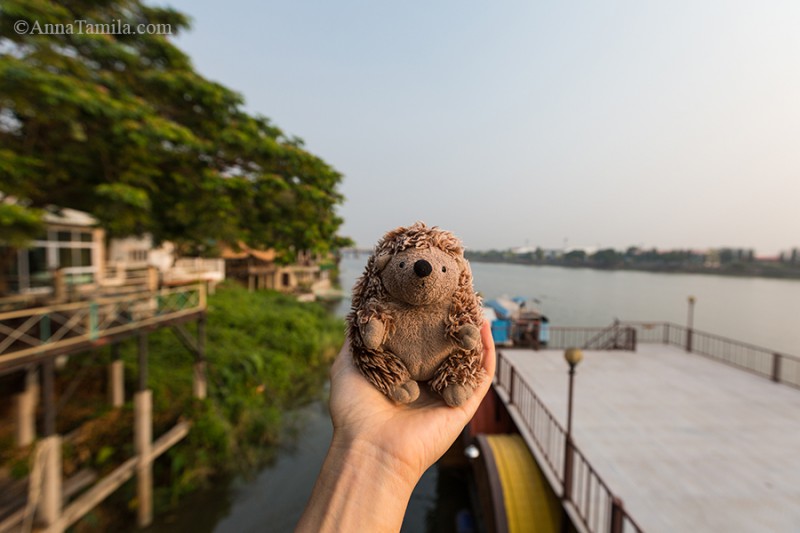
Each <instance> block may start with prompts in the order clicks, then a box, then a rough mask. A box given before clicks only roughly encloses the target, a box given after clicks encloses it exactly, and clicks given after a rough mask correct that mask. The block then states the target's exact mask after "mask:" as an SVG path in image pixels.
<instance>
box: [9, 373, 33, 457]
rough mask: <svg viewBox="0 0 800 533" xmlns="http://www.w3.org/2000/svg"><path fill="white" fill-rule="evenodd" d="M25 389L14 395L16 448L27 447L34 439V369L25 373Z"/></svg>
mask: <svg viewBox="0 0 800 533" xmlns="http://www.w3.org/2000/svg"><path fill="white" fill-rule="evenodd" d="M24 379H25V388H24V389H23V391H22V392H21V393H19V394H15V395H14V408H15V409H14V410H15V411H16V422H17V427H16V441H17V446H27V445H28V444H30V443H32V442H33V441H34V439H36V404H37V402H38V399H39V382H38V381H39V375H38V372H37V371H36V369H34V368H31V369H28V370H27V371H26V372H25V378H24Z"/></svg>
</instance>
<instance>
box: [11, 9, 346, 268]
mask: <svg viewBox="0 0 800 533" xmlns="http://www.w3.org/2000/svg"><path fill="white" fill-rule="evenodd" d="M0 10H1V11H2V14H3V16H2V19H1V21H0V51H2V52H0V146H1V147H2V148H1V149H0V192H2V193H4V194H6V195H10V196H13V197H14V198H16V201H17V203H16V206H15V207H14V208H13V209H15V210H16V212H15V213H12V214H10V215H9V214H7V213H6V214H3V213H0V229H2V235H3V237H0V238H2V239H3V240H8V239H6V237H5V236H6V235H9V234H11V233H12V232H13V234H14V235H16V236H17V237H20V236H22V237H25V236H27V237H31V236H32V235H33V234H34V233H35V230H36V224H39V223H40V222H41V212H42V211H41V209H42V208H44V207H45V206H48V205H56V206H60V207H71V208H75V209H80V210H83V211H88V212H90V213H92V214H93V215H95V216H96V217H97V218H98V219H99V220H100V221H101V223H102V225H103V226H104V227H106V228H107V229H108V230H109V232H110V234H111V235H116V236H122V235H128V234H141V233H144V232H150V233H152V234H153V236H154V237H155V239H156V240H157V241H163V240H171V241H173V242H175V243H176V244H177V245H178V247H179V250H181V251H183V252H184V253H188V252H202V251H203V250H205V249H208V248H209V247H211V246H213V245H214V244H215V243H216V242H219V241H225V242H237V241H244V242H246V243H247V244H249V245H251V246H261V247H274V248H276V249H278V250H279V251H282V252H289V253H287V255H291V254H290V252H293V251H296V250H306V249H310V250H314V251H326V250H328V249H330V248H331V247H332V246H335V245H340V244H346V243H347V240H346V239H342V238H341V237H338V236H337V231H338V229H339V227H340V225H341V223H342V220H341V218H339V217H338V216H337V215H336V213H335V208H336V206H337V205H339V204H340V203H341V202H342V201H343V197H342V195H341V194H340V193H339V192H338V186H339V184H340V183H341V180H342V175H341V174H339V173H338V172H337V171H336V170H335V169H333V168H332V167H331V166H330V165H328V164H327V163H325V162H324V161H323V160H322V159H320V158H319V157H317V156H315V155H313V154H311V153H309V152H308V151H306V150H305V149H304V148H303V143H302V141H300V140H299V139H297V138H293V137H289V136H287V135H286V134H284V133H283V132H282V131H281V130H280V129H279V128H277V127H276V126H274V125H273V124H272V123H271V122H270V121H269V120H268V119H267V118H265V117H260V116H251V115H249V114H248V113H246V112H245V111H244V110H243V100H242V97H241V96H240V95H239V94H237V93H235V92H233V91H231V90H230V89H228V88H226V87H224V86H222V85H221V84H218V83H215V82H212V81H209V80H207V79H205V78H203V77H202V76H200V75H199V74H198V73H197V72H195V70H194V68H193V66H192V64H191V61H190V59H189V58H188V57H187V56H186V55H185V54H184V53H183V52H182V51H180V50H179V49H178V48H177V47H176V46H174V45H173V44H172V42H171V41H170V38H171V36H175V35H177V34H178V33H180V32H181V31H184V30H186V29H188V27H189V21H188V18H187V17H186V16H185V15H184V14H182V13H180V12H178V11H175V10H174V9H171V8H167V7H152V6H147V5H144V4H143V3H142V2H141V1H140V0H105V1H102V2H97V1H89V0H84V1H80V0H71V1H70V0H68V1H65V2H59V3H55V2H51V1H48V0H26V1H18V0H2V1H0ZM75 20H85V21H87V24H92V23H97V24H107V23H109V21H114V20H120V21H122V22H123V23H130V24H131V25H133V26H135V25H138V24H160V25H162V27H163V28H165V29H168V30H169V32H171V36H170V35H163V34H161V35H159V34H131V35H107V34H97V33H90V32H85V31H84V32H82V33H81V32H79V31H75V32H74V33H72V34H70V33H68V32H64V33H52V34H38V33H37V31H36V28H40V29H41V30H42V31H46V28H47V26H46V25H47V24H54V25H55V24H64V25H69V24H71V23H73V21H75ZM20 21H21V22H24V23H25V24H27V27H28V28H29V31H28V32H27V33H24V34H20V33H17V31H15V27H14V24H15V23H19V22H20ZM65 27H67V26H65ZM73 29H75V30H77V28H74V27H73ZM6 209H7V208H6ZM31 222H33V223H34V224H33V225H31ZM18 240H19V239H17V241H18ZM16 244H18V242H17V243H16Z"/></svg>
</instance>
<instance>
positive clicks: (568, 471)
mask: <svg viewBox="0 0 800 533" xmlns="http://www.w3.org/2000/svg"><path fill="white" fill-rule="evenodd" d="M565 438H566V445H565V446H564V493H563V494H562V495H561V497H562V499H563V500H564V501H572V462H573V453H572V446H573V445H572V436H571V435H567V436H566V437H565Z"/></svg>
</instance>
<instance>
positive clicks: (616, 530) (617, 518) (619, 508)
mask: <svg viewBox="0 0 800 533" xmlns="http://www.w3.org/2000/svg"><path fill="white" fill-rule="evenodd" d="M624 509H625V507H624V506H623V505H622V500H621V499H619V498H617V497H616V496H613V497H612V498H611V522H610V524H609V529H608V530H609V533H622V526H623V522H624V520H623V519H624V517H625V514H624V513H625V511H624Z"/></svg>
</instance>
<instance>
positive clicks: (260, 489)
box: [153, 256, 800, 533]
mask: <svg viewBox="0 0 800 533" xmlns="http://www.w3.org/2000/svg"><path fill="white" fill-rule="evenodd" d="M365 261H366V256H361V257H360V258H353V257H348V258H345V259H344V260H343V261H342V264H341V282H342V286H343V287H345V288H350V287H352V286H353V283H354V282H355V280H356V278H357V277H358V276H359V275H360V274H361V271H362V270H363V266H364V263H365ZM472 271H473V276H474V279H475V288H476V290H478V291H479V292H480V293H481V294H482V295H483V296H484V297H485V298H494V297H498V296H503V295H508V296H523V297H527V298H535V299H537V300H538V301H539V302H540V304H539V306H540V308H541V310H542V311H543V312H544V313H545V314H546V315H547V316H548V318H549V319H550V323H551V324H553V325H565V326H603V325H607V324H609V323H611V322H612V321H613V320H614V318H619V319H620V320H653V321H665V320H668V321H672V322H676V323H678V324H684V323H685V322H686V317H687V298H688V296H690V295H692V296H695V297H696V298H697V301H696V304H695V318H694V325H695V327H696V328H697V329H700V330H705V331H709V332H711V333H717V334H720V335H725V336H728V337H731V338H734V339H737V340H742V341H746V342H750V343H753V344H757V345H762V346H765V347H767V348H771V349H775V350H780V351H783V352H785V353H789V354H795V355H800V281H793V280H773V279H763V278H735V277H727V276H711V275H699V274H666V273H650V272H634V271H604V270H593V269H576V268H562V267H548V266H524V265H511V264H491V263H473V264H472ZM349 305H350V301H349V299H348V298H346V299H344V300H343V301H342V302H341V303H340V304H339V306H338V307H337V308H336V312H337V314H339V315H342V316H343V315H344V314H345V313H346V312H347V310H348V309H349ZM293 417H294V419H295V421H296V424H297V425H298V426H299V428H300V429H299V431H298V434H297V438H296V439H294V440H293V442H290V443H288V444H287V445H286V446H285V447H284V448H283V449H282V450H281V452H280V453H279V454H278V457H277V459H276V460H275V461H274V462H273V463H272V464H271V465H269V466H268V467H266V468H264V469H262V470H261V471H260V472H258V473H256V474H254V475H253V476H251V477H249V478H248V479H242V478H237V479H235V480H232V482H231V483H230V484H229V485H227V486H225V487H220V488H219V489H218V490H216V491H213V492H206V493H202V494H197V495H194V496H192V497H190V498H188V499H187V501H186V502H185V503H184V504H183V505H182V506H181V508H180V509H179V510H177V511H176V512H174V513H169V514H167V515H166V516H164V517H162V518H160V519H159V520H158V522H157V525H156V527H154V528H153V531H195V532H203V531H214V532H217V533H223V532H225V533H227V532H237V533H240V532H241V533H244V532H251V531H252V532H261V531H274V532H283V531H287V532H288V531H292V530H293V528H294V524H295V523H296V522H297V520H298V518H299V517H300V514H301V513H302V511H303V508H304V506H305V502H306V500H307V499H308V496H309V494H310V493H311V488H312V487H313V484H314V480H315V479H316V476H317V473H318V472H319V468H320V466H321V464H322V460H323V459H324V454H325V451H326V449H327V445H328V442H329V441H330V437H331V428H330V421H329V419H328V416H327V413H326V410H325V407H324V405H323V404H322V403H319V402H317V403H314V404H312V405H310V406H308V407H306V408H304V409H301V410H299V411H297V412H296V413H293ZM446 477H447V474H446V473H441V472H439V471H438V470H437V469H436V468H433V469H431V470H430V471H429V472H427V473H426V475H425V476H424V477H423V479H422V481H421V482H420V484H419V486H418V487H417V490H416V491H415V492H414V495H413V496H412V498H411V502H410V503H409V509H408V513H407V515H406V521H405V523H404V524H403V531H404V532H409V533H411V532H424V531H426V530H427V531H436V532H438V531H441V530H442V528H441V527H433V528H429V527H428V526H427V524H430V523H434V522H435V521H437V520H438V519H441V517H440V516H438V515H440V514H441V512H440V511H438V510H437V509H439V510H440V509H442V508H447V509H453V508H454V506H455V507H458V505H461V504H463V502H464V498H463V495H457V497H456V498H454V499H450V500H449V501H447V502H445V501H444V500H446V499H447V498H448V495H450V494H451V493H452V492H453V488H452V487H453V486H457V485H458V484H457V483H451V482H448V480H447V479H446ZM446 487H450V488H446ZM448 529H449V528H448Z"/></svg>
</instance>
